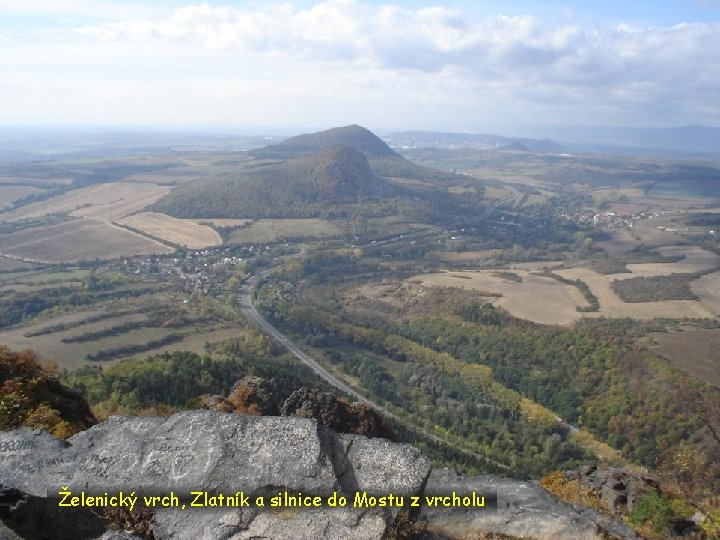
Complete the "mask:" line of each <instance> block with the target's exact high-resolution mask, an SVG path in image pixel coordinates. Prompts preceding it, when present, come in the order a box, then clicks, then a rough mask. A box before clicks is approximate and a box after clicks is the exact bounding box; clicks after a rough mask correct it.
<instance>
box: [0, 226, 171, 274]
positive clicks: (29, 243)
mask: <svg viewBox="0 0 720 540" xmlns="http://www.w3.org/2000/svg"><path fill="white" fill-rule="evenodd" d="M172 252H173V249H172V248H170V247H168V246H166V245H164V244H161V243H159V242H156V241H154V240H151V239H149V238H146V237H144V236H141V235H139V234H136V233H132V232H130V231H126V230H124V229H121V228H119V227H115V226H114V225H111V224H109V223H106V222H104V221H97V220H94V219H82V220H73V221H68V222H65V223H60V224H58V225H51V226H48V227H34V228H31V229H23V230H21V231H18V232H15V233H13V234H6V235H1V236H0V255H7V256H10V257H15V258H19V259H23V260H26V261H37V262H49V263H63V262H74V261H79V260H93V259H95V258H98V259H107V258H115V257H119V256H122V255H149V254H152V253H172Z"/></svg>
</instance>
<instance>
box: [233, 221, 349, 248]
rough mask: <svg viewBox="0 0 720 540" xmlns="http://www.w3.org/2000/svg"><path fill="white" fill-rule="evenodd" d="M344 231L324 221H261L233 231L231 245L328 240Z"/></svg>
mask: <svg viewBox="0 0 720 540" xmlns="http://www.w3.org/2000/svg"><path fill="white" fill-rule="evenodd" d="M340 234H342V230H341V229H340V228H338V227H337V226H335V225H334V224H332V223H331V222H329V221H326V220H324V219H259V220H257V221H255V222H253V223H252V225H250V226H249V227H244V228H242V229H238V230H236V231H233V233H232V235H231V236H230V243H233V244H245V243H252V242H276V241H278V240H281V239H283V238H288V239H290V238H303V237H315V238H324V237H325V238H326V237H330V236H337V235H340Z"/></svg>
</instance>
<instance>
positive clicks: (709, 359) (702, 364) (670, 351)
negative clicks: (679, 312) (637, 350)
mask: <svg viewBox="0 0 720 540" xmlns="http://www.w3.org/2000/svg"><path fill="white" fill-rule="evenodd" d="M653 338H654V339H655V341H656V343H657V346H656V347H654V348H655V350H657V351H658V352H659V353H660V354H662V355H663V356H665V357H666V358H667V359H668V360H670V361H671V362H672V363H673V364H675V365H676V366H678V367H679V368H680V369H683V370H685V371H688V372H690V373H692V374H693V375H695V376H696V377H697V378H698V379H700V380H702V381H704V382H706V383H709V384H714V385H715V386H719V387H720V364H718V350H720V329H713V330H685V331H684V332H672V333H662V334H653Z"/></svg>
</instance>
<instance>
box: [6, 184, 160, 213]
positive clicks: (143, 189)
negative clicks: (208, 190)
mask: <svg viewBox="0 0 720 540" xmlns="http://www.w3.org/2000/svg"><path fill="white" fill-rule="evenodd" d="M171 189H172V188H171V187H170V186H158V185H156V184H140V183H138V184H132V183H127V182H118V183H108V184H97V185H94V186H90V187H86V188H80V189H73V190H71V191H68V192H67V193H63V194H62V195H58V196H56V197H51V198H50V199H47V200H44V201H39V202H36V203H33V204H29V205H27V206H23V207H22V208H18V209H17V210H15V211H13V212H5V213H3V214H0V221H14V220H18V219H24V218H32V217H40V216H45V215H48V214H70V215H71V216H75V217H84V218H94V219H98V220H103V221H112V220H114V219H120V218H123V217H125V216H127V215H129V214H132V213H134V212H138V211H140V210H142V209H143V208H145V207H146V206H148V205H150V204H152V203H154V202H155V201H157V200H158V199H159V198H160V197H162V196H163V195H166V194H167V193H169V192H170V190H171Z"/></svg>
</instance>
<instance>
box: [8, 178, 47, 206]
mask: <svg viewBox="0 0 720 540" xmlns="http://www.w3.org/2000/svg"><path fill="white" fill-rule="evenodd" d="M42 191H43V190H42V189H40V188H36V187H32V186H4V185H2V184H0V210H2V209H3V208H7V207H8V206H11V205H12V203H14V202H15V201H17V200H18V199H22V198H23V197H27V196H28V195H33V194H35V193H42Z"/></svg>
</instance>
